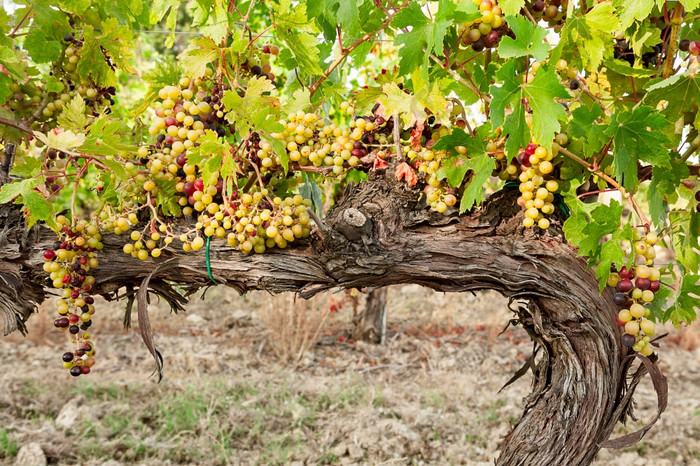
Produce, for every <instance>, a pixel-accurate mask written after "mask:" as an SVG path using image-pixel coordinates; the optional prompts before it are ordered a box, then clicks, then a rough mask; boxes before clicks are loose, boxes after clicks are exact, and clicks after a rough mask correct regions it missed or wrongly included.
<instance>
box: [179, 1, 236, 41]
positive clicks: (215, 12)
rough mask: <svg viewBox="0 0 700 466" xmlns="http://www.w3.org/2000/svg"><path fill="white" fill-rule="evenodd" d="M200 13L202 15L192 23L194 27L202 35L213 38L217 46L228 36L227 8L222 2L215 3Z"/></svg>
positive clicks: (200, 10) (202, 9)
mask: <svg viewBox="0 0 700 466" xmlns="http://www.w3.org/2000/svg"><path fill="white" fill-rule="evenodd" d="M198 11H199V12H200V14H199V15H198V16H197V18H196V20H195V21H193V22H192V26H195V27H196V28H197V30H198V31H199V32H200V33H201V34H202V35H204V36H207V37H211V38H212V39H213V40H214V42H216V43H217V44H219V43H221V41H222V40H223V39H224V38H225V37H226V35H227V34H228V16H227V14H226V8H224V6H223V5H222V4H221V3H220V2H214V4H213V5H207V8H201V9H199V10H198ZM246 43H247V42H246Z"/></svg>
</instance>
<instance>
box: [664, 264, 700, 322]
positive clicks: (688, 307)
mask: <svg viewBox="0 0 700 466" xmlns="http://www.w3.org/2000/svg"><path fill="white" fill-rule="evenodd" d="M698 282H700V275H698V274H696V273H688V274H686V275H685V276H683V278H682V282H681V285H680V288H679V290H678V293H677V294H676V300H675V303H674V305H673V306H672V307H670V308H669V309H668V310H667V311H666V313H665V314H664V320H670V321H671V322H672V323H673V325H678V324H680V323H681V322H687V323H690V322H692V321H694V320H695V319H696V318H697V312H696V311H697V310H699V303H700V284H698Z"/></svg>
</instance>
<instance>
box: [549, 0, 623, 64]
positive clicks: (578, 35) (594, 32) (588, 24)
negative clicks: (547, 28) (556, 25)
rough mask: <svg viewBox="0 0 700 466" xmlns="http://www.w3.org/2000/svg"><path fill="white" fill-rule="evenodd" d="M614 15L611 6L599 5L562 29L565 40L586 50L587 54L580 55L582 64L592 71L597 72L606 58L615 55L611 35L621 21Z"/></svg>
mask: <svg viewBox="0 0 700 466" xmlns="http://www.w3.org/2000/svg"><path fill="white" fill-rule="evenodd" d="M612 13H613V7H612V5H611V4H609V3H599V4H597V5H595V6H594V7H593V8H591V9H590V11H588V13H586V15H585V16H575V17H573V18H571V19H569V20H568V21H567V22H566V24H565V26H564V28H563V29H562V38H563V39H568V40H569V41H571V42H572V43H573V44H574V46H576V47H579V48H581V49H585V50H586V53H582V54H581V55H580V56H581V62H582V63H583V66H588V68H589V69H590V70H597V69H598V67H599V66H600V64H601V62H602V61H603V59H604V58H606V57H612V55H613V44H612V42H611V41H610V34H611V33H612V32H614V31H616V30H617V28H618V27H619V21H618V20H617V18H616V17H615V16H613V14H612Z"/></svg>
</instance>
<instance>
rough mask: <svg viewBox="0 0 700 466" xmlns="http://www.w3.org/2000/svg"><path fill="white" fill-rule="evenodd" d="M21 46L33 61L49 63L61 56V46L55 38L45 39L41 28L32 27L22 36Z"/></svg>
mask: <svg viewBox="0 0 700 466" xmlns="http://www.w3.org/2000/svg"><path fill="white" fill-rule="evenodd" d="M22 48H23V49H24V50H26V51H27V53H29V56H30V57H32V60H34V62H35V63H49V62H54V61H56V60H58V59H59V58H60V57H61V50H62V49H63V46H62V45H61V43H60V42H58V41H56V40H47V36H46V33H45V32H44V31H43V30H42V29H34V30H32V31H31V32H30V33H29V34H28V35H27V36H26V37H25V38H24V43H23V44H22Z"/></svg>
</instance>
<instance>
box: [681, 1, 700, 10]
mask: <svg viewBox="0 0 700 466" xmlns="http://www.w3.org/2000/svg"><path fill="white" fill-rule="evenodd" d="M680 2H681V5H683V7H685V9H686V11H692V10H694V9H696V8H698V7H700V0H680Z"/></svg>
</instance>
